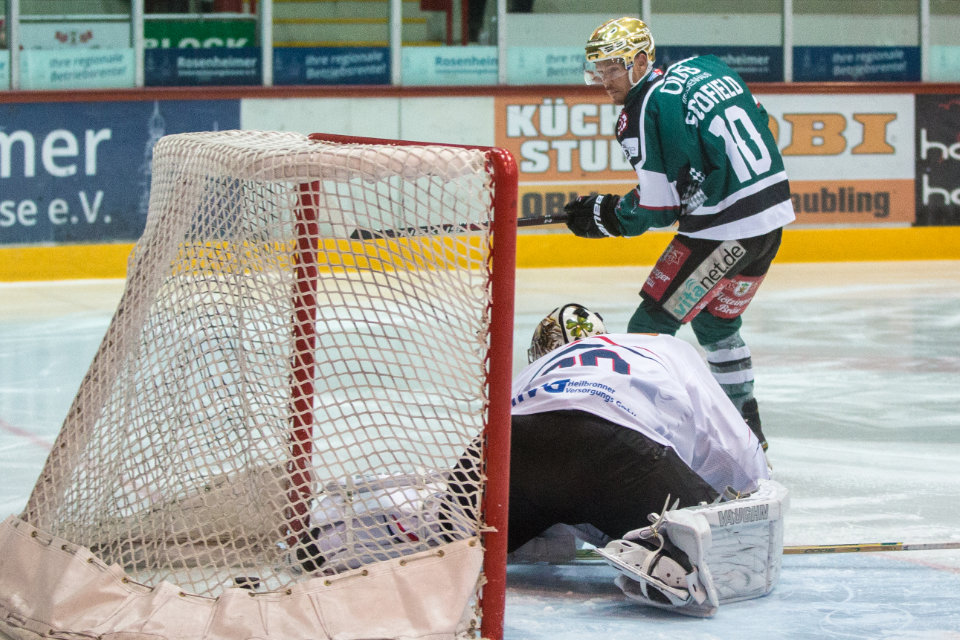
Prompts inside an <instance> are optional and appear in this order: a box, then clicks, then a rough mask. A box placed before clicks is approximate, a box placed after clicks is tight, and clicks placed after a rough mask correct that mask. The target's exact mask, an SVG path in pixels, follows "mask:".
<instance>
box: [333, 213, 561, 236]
mask: <svg viewBox="0 0 960 640" xmlns="http://www.w3.org/2000/svg"><path fill="white" fill-rule="evenodd" d="M566 220H567V216H566V214H563V213H561V214H559V215H555V216H536V217H533V218H518V219H517V226H518V227H541V226H543V225H547V224H557V223H560V222H566ZM485 228H486V224H480V223H477V222H462V223H459V224H428V225H424V226H422V227H406V228H403V229H378V230H376V231H370V230H368V229H354V230H353V233H351V234H350V239H351V240H372V239H374V238H399V237H406V236H433V235H439V234H441V233H459V232H464V231H483V230H484V229H485Z"/></svg>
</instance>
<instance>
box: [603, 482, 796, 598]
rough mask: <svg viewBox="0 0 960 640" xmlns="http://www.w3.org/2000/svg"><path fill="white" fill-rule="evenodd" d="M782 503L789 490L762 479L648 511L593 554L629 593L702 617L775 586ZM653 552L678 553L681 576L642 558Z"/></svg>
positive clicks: (786, 503)
mask: <svg viewBox="0 0 960 640" xmlns="http://www.w3.org/2000/svg"><path fill="white" fill-rule="evenodd" d="M788 506H789V499H788V494H787V489H786V488H785V487H784V486H783V485H781V484H780V483H778V482H776V481H774V480H762V481H761V482H760V483H759V486H758V488H757V490H756V491H755V492H753V493H752V494H750V495H747V496H743V497H736V498H735V499H733V500H728V501H724V502H716V503H714V504H709V505H707V504H704V505H700V506H696V507H688V508H685V509H674V510H665V511H664V512H663V514H662V515H659V516H658V515H656V514H652V515H651V520H653V524H652V525H650V526H648V527H644V528H642V529H636V530H634V531H631V532H629V533H627V534H626V535H625V536H624V539H623V540H614V541H613V542H611V543H609V544H608V545H607V546H606V547H604V548H603V549H600V550H599V553H600V555H601V556H602V557H603V558H604V559H605V560H606V561H607V563H608V564H610V565H611V566H613V567H614V568H615V569H617V571H619V572H620V573H621V575H619V576H617V579H616V584H617V586H618V587H620V589H621V590H622V591H623V592H624V594H626V595H627V596H628V597H630V598H632V599H634V600H637V601H638V602H641V603H643V604H647V605H650V606H655V607H660V608H666V609H673V610H674V611H676V612H677V613H682V614H686V615H692V616H701V617H707V616H711V615H713V614H714V613H716V611H717V608H718V607H719V606H720V605H721V604H723V603H728V602H737V601H740V600H747V599H751V598H758V597H761V596H764V595H766V594H768V593H770V591H771V590H772V589H773V588H774V586H776V583H777V581H778V580H779V577H780V566H781V561H782V558H783V516H784V514H785V513H786V511H787V509H788ZM651 542H655V543H656V545H657V546H658V548H657V549H656V550H655V551H651V550H650V549H649V546H650V544H651ZM638 548H639V549H643V551H638V550H637V549H638ZM656 554H662V555H667V556H669V557H671V558H673V559H675V560H677V561H678V563H677V564H679V565H681V566H682V567H684V571H685V572H686V575H685V576H684V579H685V583H683V584H676V583H671V582H670V581H669V580H665V579H664V578H665V575H664V573H663V572H658V571H657V570H656V566H657V564H655V563H654V562H653V561H652V560H651V559H650V558H649V557H648V556H653V555H656ZM660 562H661V563H662V562H663V560H660ZM663 566H664V567H667V566H671V565H663ZM651 587H653V588H655V589H656V591H657V592H658V593H653V592H652V591H651ZM698 591H699V593H698ZM684 595H686V597H684Z"/></svg>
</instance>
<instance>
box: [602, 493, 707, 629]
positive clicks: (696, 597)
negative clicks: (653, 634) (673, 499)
mask: <svg viewBox="0 0 960 640" xmlns="http://www.w3.org/2000/svg"><path fill="white" fill-rule="evenodd" d="M655 517H656V516H655ZM631 534H635V535H633V536H631V537H632V540H626V539H624V540H614V541H613V542H611V543H610V544H608V545H607V546H606V547H604V548H603V549H601V550H599V552H600V555H601V556H602V557H603V558H604V559H605V560H606V561H607V563H608V564H610V565H611V566H612V567H613V568H615V569H617V571H619V572H620V573H621V575H620V576H618V577H617V580H616V584H617V586H618V587H620V590H621V591H623V592H624V594H625V595H627V596H628V597H630V598H632V599H634V600H637V601H638V602H640V603H642V604H646V605H650V606H653V607H659V608H662V609H671V610H674V611H676V612H677V613H682V614H684V615H690V616H698V617H708V616H711V615H713V614H714V613H715V612H716V610H717V606H718V604H719V603H718V601H717V592H716V590H715V588H714V586H713V579H712V577H711V575H710V569H709V567H708V566H707V564H706V563H705V562H704V553H705V550H706V549H708V548H709V547H710V526H709V524H707V521H706V519H705V518H704V517H703V516H700V515H698V514H694V513H691V512H690V511H688V510H684V509H680V510H676V511H666V512H664V514H663V515H662V516H659V517H656V521H655V523H654V524H653V525H652V526H650V527H645V528H644V529H642V530H637V531H634V532H631ZM663 538H667V539H668V540H669V541H670V543H671V544H672V545H673V546H674V547H676V548H677V549H679V550H680V551H682V552H683V553H684V554H685V555H686V556H687V560H688V561H689V564H690V565H691V566H692V570H691V571H689V572H688V571H686V570H685V569H684V568H683V567H682V566H681V565H680V564H679V563H678V562H676V561H675V560H674V559H673V558H670V557H669V555H667V553H668V552H667V551H665V550H664V549H663V548H662V545H663V544H664V543H663V542H662V539H663ZM640 539H644V540H650V541H654V540H656V541H660V545H661V548H659V549H657V550H656V551H651V550H649V549H647V548H646V547H644V546H643V545H642V544H638V543H637V542H634V541H633V540H640ZM655 561H656V562H655ZM677 576H682V579H681V580H679V581H678V580H677ZM650 588H655V589H656V590H657V591H658V592H659V594H660V595H661V596H663V598H656V597H655V596H652V595H651V592H650ZM664 599H666V600H667V602H663V600H664Z"/></svg>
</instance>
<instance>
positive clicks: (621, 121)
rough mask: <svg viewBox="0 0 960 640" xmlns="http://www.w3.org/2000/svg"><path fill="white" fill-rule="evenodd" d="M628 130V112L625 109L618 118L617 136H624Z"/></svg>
mask: <svg viewBox="0 0 960 640" xmlns="http://www.w3.org/2000/svg"><path fill="white" fill-rule="evenodd" d="M626 130H627V110H626V109H624V110H622V111H621V112H620V117H619V118H617V135H618V136H622V135H623V132H624V131H626Z"/></svg>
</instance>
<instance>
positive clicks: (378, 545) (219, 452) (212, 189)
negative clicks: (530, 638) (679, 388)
mask: <svg viewBox="0 0 960 640" xmlns="http://www.w3.org/2000/svg"><path fill="white" fill-rule="evenodd" d="M332 138H333V137H332V136H326V137H324V136H319V135H314V136H304V135H301V134H296V133H284V132H261V131H220V132H200V133H185V134H177V135H171V136H166V137H164V138H162V139H161V140H160V141H159V142H158V143H157V145H156V146H155V147H154V150H153V157H152V175H151V194H150V208H149V213H148V216H147V219H146V222H145V229H144V232H143V235H142V237H141V239H140V240H139V241H138V243H137V245H136V247H135V248H134V250H133V252H132V253H131V257H130V262H129V266H128V271H127V283H126V287H125V290H124V293H123V297H122V298H121V300H120V303H119V305H118V308H117V310H116V313H115V314H114V317H113V320H112V321H111V323H110V326H109V327H108V328H107V331H106V335H105V337H104V339H103V341H102V343H101V345H100V348H99V350H98V352H97V354H96V356H95V357H94V360H93V363H92V364H91V366H90V368H89V370H88V372H87V374H86V376H85V377H84V380H83V382H82V383H81V386H80V388H79V390H78V392H77V395H76V397H75V399H74V401H73V404H72V405H71V407H70V410H69V412H68V414H67V416H66V418H65V420H64V423H63V426H62V427H61V430H60V433H59V435H58V437H57V440H56V443H55V444H54V447H53V450H52V452H51V454H50V456H49V458H48V459H47V461H46V464H45V465H44V468H43V470H42V472H41V474H40V477H39V479H38V480H37V483H36V485H35V486H34V488H33V491H32V493H31V496H30V499H29V500H28V502H27V506H26V508H25V509H24V511H23V513H22V514H19V515H18V516H16V517H10V518H8V519H7V520H6V521H5V522H3V524H2V525H0V633H7V634H8V635H12V636H14V637H17V638H37V637H41V636H50V635H54V636H57V635H58V634H59V636H62V637H71V638H73V637H87V636H92V637H109V638H117V640H121V639H122V640H134V639H138V638H144V639H145V638H150V639H151V640H160V639H166V638H170V639H176V640H187V639H191V640H192V639H197V640H199V639H201V638H208V639H219V638H224V639H226V638H234V639H238V640H239V639H247V638H263V639H267V638H269V639H273V638H276V639H278V640H297V639H305V638H404V639H414V638H430V639H431V640H437V639H440V638H455V637H457V638H459V637H475V635H476V631H477V629H480V628H484V629H486V628H491V629H492V631H491V632H490V634H489V635H493V636H496V635H498V631H497V628H496V625H497V622H496V621H497V620H498V619H499V621H500V622H499V624H500V625H502V602H503V587H504V583H505V572H506V569H505V560H502V561H497V560H493V561H492V562H491V558H494V559H495V558H497V557H500V558H501V559H502V558H505V555H506V539H505V521H506V483H505V482H501V481H500V479H501V478H505V477H506V476H507V474H506V473H505V471H504V472H502V473H501V472H499V471H498V469H505V467H506V464H507V463H506V460H507V457H506V456H507V452H508V448H509V423H510V405H509V402H510V377H511V374H512V363H511V355H512V343H511V341H512V336H513V299H514V294H513V277H514V273H513V266H514V263H513V259H514V256H513V249H514V242H515V231H516V165H515V163H514V161H513V158H512V157H510V156H509V154H507V153H506V152H504V151H503V150H499V149H489V148H467V147H462V146H451V145H432V144H419V143H404V142H396V141H383V140H358V139H351V140H336V141H334V140H333V139H332ZM494 239H495V240H496V242H494ZM494 245H496V251H494ZM475 443H480V446H476V445H475ZM461 465H462V467H463V468H467V469H476V470H478V473H477V474H475V476H473V477H470V478H466V477H464V476H462V475H461V476H455V475H454V474H453V473H452V472H453V470H454V469H456V468H458V466H461ZM344 478H349V479H350V481H349V482H348V483H343V482H341V479H344ZM384 478H392V479H394V481H396V479H400V482H399V484H398V485H396V486H394V485H390V483H389V482H386V481H385V480H384ZM431 501H433V502H436V501H442V502H443V503H444V504H447V505H453V504H456V505H457V507H456V508H448V509H447V510H446V511H445V515H444V517H445V518H446V520H445V521H444V522H443V523H442V524H441V523H439V522H437V521H435V520H431V518H432V517H433V516H432V515H431V511H430V510H431V509H432V508H433V506H430V505H428V504H427V503H430V502H431ZM431 504H433V503H431ZM425 505H426V506H425ZM385 523H386V524H387V525H389V526H390V527H394V526H397V525H399V526H400V527H403V528H406V529H408V530H411V529H412V530H414V531H415V532H414V533H409V532H408V534H406V535H403V536H399V537H398V536H394V535H389V530H388V529H384V528H383V525H384V524H385ZM315 530H316V531H321V532H324V533H325V535H323V536H321V537H320V538H318V537H317V536H314V535H313V532H314V531H315ZM385 532H386V533H385ZM318 545H319V546H320V547H322V551H321V552H319V553H316V554H314V555H313V556H311V551H312V550H316V549H318ZM324 545H325V546H324ZM491 549H493V550H494V552H493V553H491ZM498 554H499V556H498ZM305 557H309V558H310V561H309V562H306V561H304V558H305ZM481 567H482V568H481ZM498 602H499V604H498ZM491 620H492V621H493V622H490V621H491ZM490 625H492V626H490ZM484 633H485V634H486V633H487V632H486V630H484Z"/></svg>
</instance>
